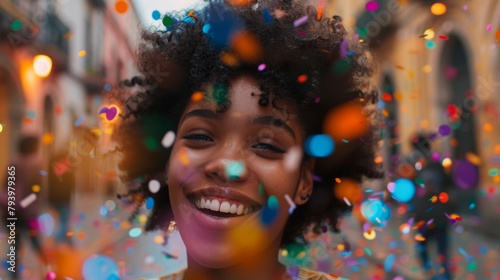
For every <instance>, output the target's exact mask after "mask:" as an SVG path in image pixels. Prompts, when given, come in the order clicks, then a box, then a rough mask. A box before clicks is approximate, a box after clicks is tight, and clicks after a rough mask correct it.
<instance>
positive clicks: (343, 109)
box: [323, 103, 369, 143]
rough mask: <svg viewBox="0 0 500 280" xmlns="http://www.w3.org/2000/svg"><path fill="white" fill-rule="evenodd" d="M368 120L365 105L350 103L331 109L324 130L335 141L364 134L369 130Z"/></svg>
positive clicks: (350, 138)
mask: <svg viewBox="0 0 500 280" xmlns="http://www.w3.org/2000/svg"><path fill="white" fill-rule="evenodd" d="M368 127H369V125H368V120H367V117H366V115H365V113H364V112H363V107H361V106H360V105H358V104H353V103H349V104H346V105H342V106H340V107H337V108H335V109H333V110H331V111H330V112H329V113H328V114H327V116H326V118H325V122H324V126H323V131H324V132H325V133H326V134H328V135H330V137H332V138H333V140H334V141H335V143H339V142H340V141H342V140H344V139H345V140H352V139H355V138H358V137H361V136H363V135H364V134H365V133H366V132H367V131H368Z"/></svg>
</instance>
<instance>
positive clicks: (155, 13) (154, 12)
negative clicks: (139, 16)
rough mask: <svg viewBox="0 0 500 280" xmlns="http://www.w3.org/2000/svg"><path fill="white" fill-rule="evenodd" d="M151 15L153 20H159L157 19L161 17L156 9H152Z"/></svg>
mask: <svg viewBox="0 0 500 280" xmlns="http://www.w3.org/2000/svg"><path fill="white" fill-rule="evenodd" d="M152 16H153V19H154V20H159V19H160V18H161V14H160V12H159V11H157V10H154V11H153V14H152Z"/></svg>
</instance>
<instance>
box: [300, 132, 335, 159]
mask: <svg viewBox="0 0 500 280" xmlns="http://www.w3.org/2000/svg"><path fill="white" fill-rule="evenodd" d="M304 145H305V151H306V152H307V153H308V154H309V155H311V156H313V157H327V156H329V155H331V154H332V153H333V150H334V147H335V143H334V142H333V139H332V138H331V137H330V136H329V135H327V134H317V135H313V136H310V137H308V138H307V139H306V142H305V144H304Z"/></svg>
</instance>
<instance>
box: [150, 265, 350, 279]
mask: <svg viewBox="0 0 500 280" xmlns="http://www.w3.org/2000/svg"><path fill="white" fill-rule="evenodd" d="M185 272H186V269H183V270H181V271H178V272H175V273H172V274H167V275H164V276H160V277H158V278H150V279H148V280H182V279H183V278H184V273H185ZM142 280H146V279H142ZM294 280H347V278H342V277H338V276H334V275H331V274H327V273H323V272H318V271H314V270H309V269H307V268H303V267H300V269H299V278H298V279H294Z"/></svg>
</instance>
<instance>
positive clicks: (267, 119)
mask: <svg viewBox="0 0 500 280" xmlns="http://www.w3.org/2000/svg"><path fill="white" fill-rule="evenodd" d="M251 124H254V125H256V124H258V125H272V126H276V127H280V128H283V129H285V130H286V131H287V132H288V133H289V134H290V135H291V136H292V137H293V139H294V140H295V132H293V129H292V128H291V127H290V126H288V125H287V124H286V123H285V122H284V121H283V120H281V119H279V118H276V117H274V116H271V115H260V116H258V117H256V118H254V119H253V120H252V121H251Z"/></svg>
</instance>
